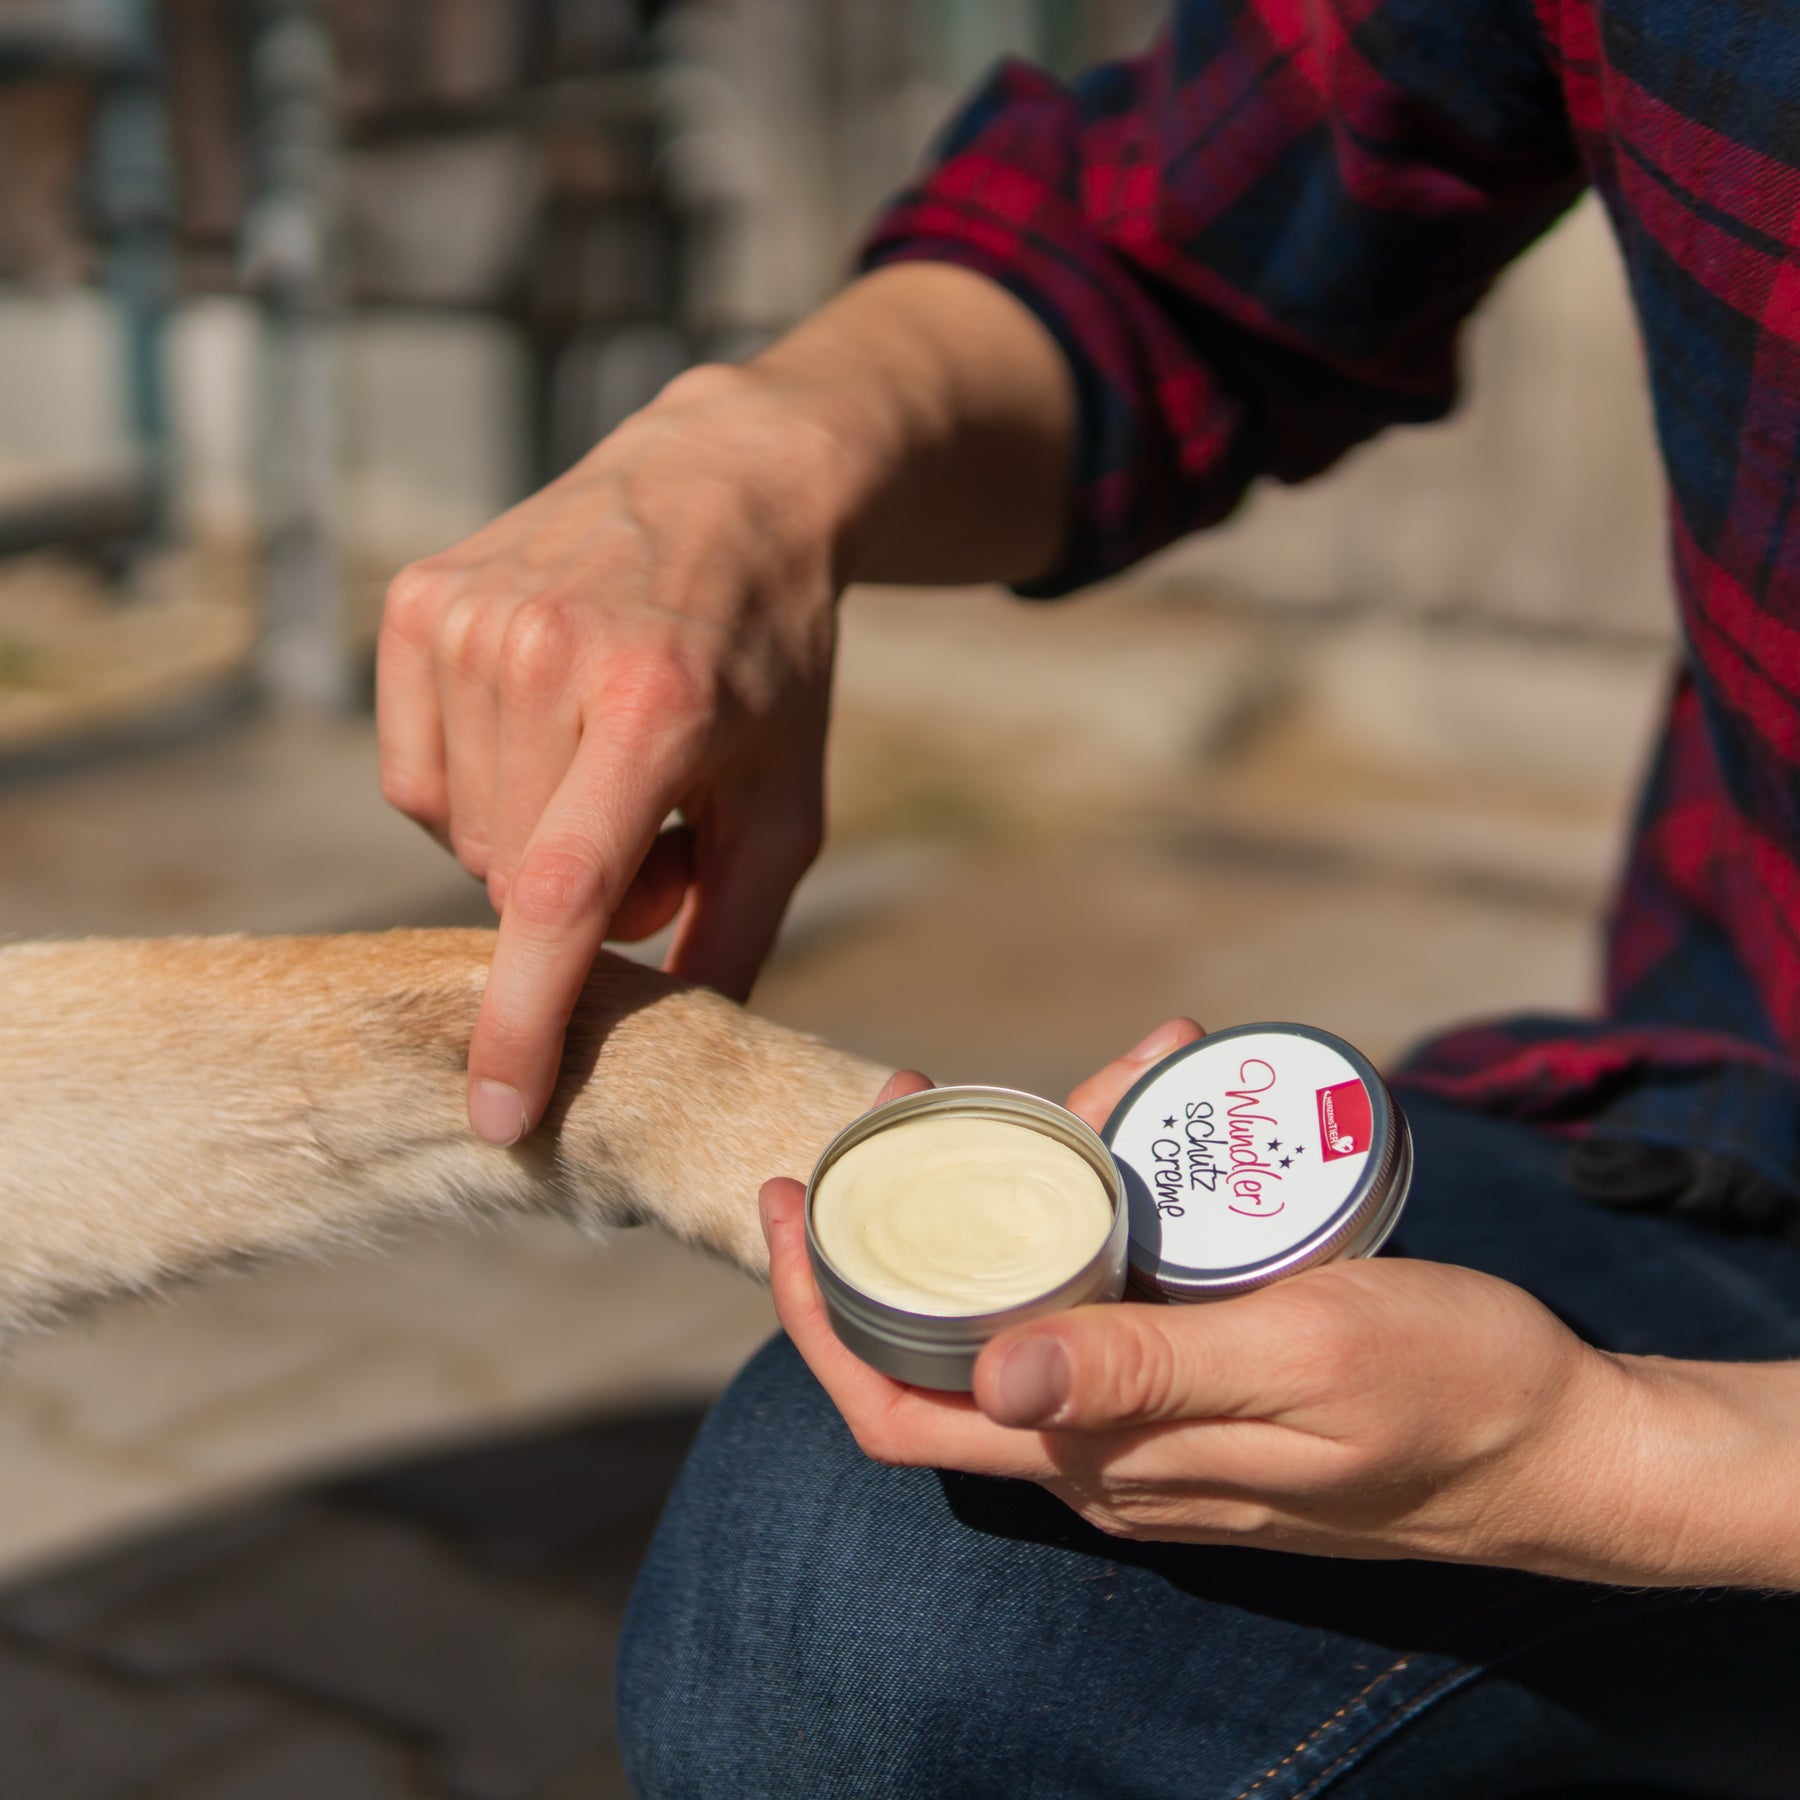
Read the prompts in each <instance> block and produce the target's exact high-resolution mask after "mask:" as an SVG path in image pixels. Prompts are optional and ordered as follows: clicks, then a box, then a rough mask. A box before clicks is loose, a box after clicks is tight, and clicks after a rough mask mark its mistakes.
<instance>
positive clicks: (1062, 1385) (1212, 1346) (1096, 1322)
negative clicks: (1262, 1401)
mask: <svg viewBox="0 0 1800 1800" xmlns="http://www.w3.org/2000/svg"><path fill="white" fill-rule="evenodd" d="M1221 1305H1222V1306H1228V1305H1229V1302H1222V1303H1221ZM1207 1310H1208V1311H1212V1312H1216V1311H1218V1310H1220V1309H1219V1308H1217V1307H1215V1308H1210V1309H1207ZM1211 1323H1212V1321H1210V1320H1208V1319H1206V1318H1204V1317H1203V1316H1201V1314H1200V1309H1197V1308H1186V1307H1183V1308H1174V1307H1163V1306H1138V1305H1125V1306H1106V1307H1099V1306H1096V1307H1088V1308H1082V1309H1079V1310H1077V1311H1075V1312H1070V1313H1065V1314H1063V1315H1062V1316H1061V1317H1060V1318H1056V1319H1052V1320H1047V1321H1045V1322H1044V1323H1043V1324H1041V1325H1030V1326H1024V1327H1021V1328H1020V1329H1019V1330H1018V1331H1016V1332H1010V1333H1007V1334H1005V1335H1003V1336H1001V1337H997V1338H995V1339H994V1340H993V1342H992V1343H990V1344H989V1345H988V1346H987V1347H986V1348H985V1349H984V1350H983V1351H982V1353H981V1356H980V1358H979V1359H978V1360H977V1362H976V1364H975V1403H976V1405H977V1406H979V1407H980V1408H981V1410H982V1411H983V1412H984V1413H986V1414H987V1416H988V1417H989V1418H990V1419H992V1420H993V1421H994V1423H995V1424H997V1425H1012V1426H1021V1427H1026V1428H1040V1429H1041V1428H1043V1427H1046V1426H1048V1427H1055V1428H1057V1429H1062V1430H1070V1431H1111V1430H1115V1429H1117V1428H1119V1427H1121V1426H1127V1425H1151V1424H1156V1423H1159V1422H1161V1421H1164V1420H1168V1419H1194V1418H1214V1417H1217V1416H1219V1415H1220V1414H1221V1413H1230V1412H1232V1411H1233V1410H1235V1409H1234V1407H1233V1406H1232V1404H1231V1400H1230V1397H1229V1396H1228V1395H1227V1394H1225V1393H1224V1392H1222V1391H1221V1383H1220V1380H1219V1376H1218V1369H1219V1366H1220V1364H1221V1360H1222V1359H1221V1358H1220V1357H1219V1355H1218V1352H1217V1347H1216V1342H1217V1339H1218V1336H1219V1334H1218V1333H1217V1332H1216V1331H1213V1330H1212V1329H1210V1325H1211Z"/></svg>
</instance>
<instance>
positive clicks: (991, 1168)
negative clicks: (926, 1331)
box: [813, 1114, 1112, 1317]
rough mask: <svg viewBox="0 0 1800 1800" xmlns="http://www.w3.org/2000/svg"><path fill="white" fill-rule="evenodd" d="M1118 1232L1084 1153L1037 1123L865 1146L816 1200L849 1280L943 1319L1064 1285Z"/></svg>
mask: <svg viewBox="0 0 1800 1800" xmlns="http://www.w3.org/2000/svg"><path fill="white" fill-rule="evenodd" d="M1111 1226H1112V1202H1111V1200H1110V1198H1109V1197H1108V1194H1107V1190H1106V1187H1105V1185H1104V1184H1103V1183H1102V1181H1101V1179H1100V1176H1099V1174H1098V1173H1097V1172H1096V1171H1095V1170H1094V1169H1093V1168H1092V1167H1091V1166H1090V1165H1089V1163H1088V1162H1087V1161H1086V1159H1085V1158H1084V1157H1082V1156H1081V1155H1080V1154H1078V1153H1077V1152H1076V1151H1074V1150H1071V1149H1070V1148H1069V1147H1068V1146H1067V1145H1065V1144H1062V1143H1059V1142H1058V1141H1057V1140H1056V1139H1055V1138H1053V1137H1049V1136H1046V1135H1045V1134H1044V1133H1043V1132H1041V1131H1034V1130H1033V1129H1032V1128H1031V1127H1030V1126H1028V1125H1015V1124H1011V1123H1008V1122H1006V1121H1003V1120H999V1119H977V1118H967V1117H960V1118H959V1117H957V1116H955V1115H954V1114H951V1115H946V1116H944V1117H940V1118H932V1117H929V1116H928V1117H925V1118H916V1119H907V1120H904V1121H902V1122H901V1123H899V1124H896V1125H892V1126H889V1127H888V1129H887V1130H885V1131H878V1132H876V1133H874V1135H873V1136H871V1137H866V1138H864V1139H863V1140H862V1142H861V1143H859V1144H854V1145H852V1146H851V1147H850V1148H849V1149H848V1150H846V1151H845V1152H844V1153H843V1155H842V1156H840V1157H839V1158H838V1159H837V1160H836V1161H835V1162H834V1163H833V1164H832V1165H831V1167H830V1168H828V1169H827V1170H826V1171H825V1173H824V1174H823V1175H822V1176H821V1177H820V1178H819V1182H818V1185H817V1187H816V1189H815V1191H814V1194H813V1233H814V1236H815V1237H816V1238H817V1240H818V1244H819V1248H820V1249H821V1250H822V1251H823V1252H824V1253H825V1256H826V1258H827V1260H828V1261H829V1262H830V1263H831V1265H832V1267H833V1268H835V1269H836V1270H837V1271H838V1273H839V1274H840V1275H842V1276H843V1277H844V1278H845V1280H847V1281H849V1282H850V1283H851V1284H852V1285H853V1286H855V1287H857V1288H858V1289H860V1290H861V1291H862V1292H863V1293H865V1294H867V1295H868V1296H869V1297H870V1298H871V1299H875V1300H881V1301H884V1302H886V1303H887V1304H888V1305H890V1306H898V1307H903V1308H905V1309H906V1310H907V1311H909V1312H918V1313H931V1314H935V1315H938V1316H940V1317H954V1316H966V1315H968V1314H972V1313H986V1312H996V1311H998V1310H1000V1309H1001V1308H1003V1307H1008V1306H1018V1305H1020V1304H1022V1303H1023V1302H1025V1301H1027V1300H1034V1299H1036V1298H1037V1297H1038V1296H1039V1295H1040V1294H1046V1293H1048V1292H1050V1291H1051V1290H1052V1289H1053V1288H1056V1287H1060V1286H1061V1285H1062V1283H1063V1282H1065V1281H1067V1280H1068V1279H1069V1278H1070V1277H1071V1276H1072V1275H1074V1274H1076V1273H1077V1272H1078V1271H1079V1270H1080V1269H1082V1268H1084V1267H1085V1266H1086V1265H1087V1264H1088V1263H1089V1262H1091V1261H1092V1260H1093V1258H1094V1257H1095V1256H1096V1255H1097V1254H1098V1253H1099V1251H1100V1248H1101V1246H1102V1245H1103V1244H1104V1243H1105V1241H1106V1236H1107V1233H1108V1231H1109V1230H1110V1229H1111Z"/></svg>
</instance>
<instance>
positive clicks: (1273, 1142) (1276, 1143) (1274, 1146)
mask: <svg viewBox="0 0 1800 1800" xmlns="http://www.w3.org/2000/svg"><path fill="white" fill-rule="evenodd" d="M1269 1148H1270V1149H1271V1150H1279V1149H1280V1148H1281V1139H1280V1138H1270V1139H1269Z"/></svg>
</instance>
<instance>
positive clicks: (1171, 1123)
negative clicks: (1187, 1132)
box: [1163, 1115, 1175, 1131]
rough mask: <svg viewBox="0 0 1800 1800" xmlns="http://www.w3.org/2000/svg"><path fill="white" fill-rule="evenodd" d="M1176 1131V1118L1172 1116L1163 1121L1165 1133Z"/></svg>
mask: <svg viewBox="0 0 1800 1800" xmlns="http://www.w3.org/2000/svg"><path fill="white" fill-rule="evenodd" d="M1174 1129H1175V1120H1174V1116H1173V1115H1171V1116H1170V1117H1168V1118H1166V1119H1164V1120H1163V1130H1164V1131H1173V1130H1174Z"/></svg>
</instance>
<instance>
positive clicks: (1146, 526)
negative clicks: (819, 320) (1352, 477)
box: [863, 0, 1582, 595]
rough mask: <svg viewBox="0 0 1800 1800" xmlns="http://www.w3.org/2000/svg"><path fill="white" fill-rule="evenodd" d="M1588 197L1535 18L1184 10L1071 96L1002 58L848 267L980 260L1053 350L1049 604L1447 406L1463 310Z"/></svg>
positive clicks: (1347, 2) (1481, 10)
mask: <svg viewBox="0 0 1800 1800" xmlns="http://www.w3.org/2000/svg"><path fill="white" fill-rule="evenodd" d="M1581 187H1582V172H1581V162H1580V157H1579V154H1578V151H1577V148H1576V145H1575V142H1574V139H1573V137H1572V134H1571V132H1570V128H1569V125H1568V122H1567V118H1566V115H1565V112H1564V107H1563V98H1562V91H1561V85H1560V81H1559V79H1558V74H1557V71H1556V70H1555V69H1554V68H1553V67H1552V66H1551V62H1550V60H1549V55H1548V52H1547V50H1546V48H1545V45H1544V43H1543V40H1542V38H1541V36H1540V34H1539V32H1538V29H1537V25H1536V21H1535V19H1534V18H1533V16H1532V13H1531V10H1530V6H1529V4H1527V0H1506V3H1505V4H1501V3H1499V0H1486V3H1481V4H1478V3H1474V0H1471V3H1469V4H1464V5H1446V4H1445V0H1339V4H1337V5H1335V6H1334V5H1332V4H1329V3H1327V0H1242V3H1239V4H1232V3H1231V0H1187V3H1185V4H1181V5H1179V6H1177V7H1176V8H1175V9H1174V12H1173V16H1172V18H1171V20H1170V22H1169V25H1168V27H1167V28H1166V29H1165V31H1164V32H1163V33H1162V35H1161V36H1160V38H1159V39H1158V40H1157V42H1156V44H1155V45H1154V47H1153V48H1152V49H1151V50H1150V51H1149V52H1147V53H1146V54H1145V55H1144V56H1142V57H1140V58H1135V59H1133V60H1130V61H1126V62H1119V63H1113V64H1108V65H1106V66H1104V67H1102V68H1099V69H1096V70H1094V71H1092V72H1091V73H1089V74H1088V75H1085V76H1083V77H1081V78H1080V79H1079V80H1077V81H1075V82H1074V83H1073V84H1072V85H1069V86H1064V85H1062V84H1060V83H1058V82H1056V81H1054V80H1052V79H1051V78H1050V77H1048V76H1046V75H1044V74H1043V73H1041V72H1040V71H1038V70H1035V69H1032V68H1030V67H1027V66H1026V65H1024V64H1020V63H1007V64H1004V65H1002V66H1001V68H1000V69H999V70H998V71H996V73H995V74H994V76H993V77H992V78H991V80H990V81H989V82H988V84H987V85H986V87H985V88H984V89H983V90H982V91H981V92H980V93H979V94H978V95H977V96H976V97H975V98H974V100H973V101H972V102H971V103H970V104H969V105H968V107H967V108H966V109H965V111H964V112H963V113H962V115H961V116H960V118H958V119H957V121H956V122H955V123H954V124H953V125H952V126H951V128H950V129H949V131H948V133H947V134H946V136H945V137H944V139H943V141H942V143H941V144H940V146H939V148H938V151H937V152H936V155H935V157H934V159H933V162H932V164H931V166H930V167H929V168H928V170H927V171H926V172H925V173H924V174H923V175H922V176H921V178H920V179H919V180H918V181H917V183H916V184H915V185H914V186H913V187H912V188H910V189H909V190H908V191H907V192H905V193H904V194H902V195H901V196H900V197H899V198H898V199H897V200H896V201H895V202H894V203H893V205H892V206H891V207H890V208H889V210H888V211H887V212H886V214H885V215H884V216H883V217H882V218H881V219H880V221H879V222H878V224H877V225H876V227H875V229H874V231H873V232H872V234H871V236H870V238H869V240H868V242H867V245H866V247H865V250H864V252H863V265H864V266H865V267H875V266H878V265H881V264H885V263H892V262H899V261H905V260H909V259H911V260H925V261H933V262H948V263H956V264H960V265H961V266H963V267H966V268H969V269H973V270H975V271H977V272H978V273H980V274H983V275H985V276H988V277H989V278H991V279H992V280H994V281H996V282H999V283H1000V284H1002V285H1003V286H1004V287H1006V288H1007V289H1008V290H1009V291H1010V292H1011V293H1013V294H1014V295H1015V296H1017V297H1018V299H1019V300H1021V301H1022V302H1023V303H1024V304H1025V305H1026V306H1027V307H1029V308H1030V309H1031V311H1032V312H1033V313H1034V314H1035V315H1036V316H1037V317H1038V318H1039V319H1040V320H1041V321H1042V322H1043V323H1044V325H1045V326H1046V327H1047V328H1048V330H1049V331H1050V332H1051V334H1052V335H1053V336H1054V337H1055V339H1056V341H1057V342H1058V343H1059V344H1060V346H1061V347H1062V350H1063V352H1064V354H1065V356H1066V357H1067V359H1068V362H1069V367H1070V370H1071V373H1072V375H1073V379H1074V386H1075V393H1076V398H1077V407H1078V429H1077V437H1076V448H1075V454H1076V459H1077V460H1076V468H1075V480H1074V484H1073V489H1072V493H1073V502H1072V510H1071V515H1070V517H1069V519H1068V521H1067V524H1066V529H1065V536H1064V547H1063V554H1062V556H1061V559H1060V561H1059V564H1058V566H1057V568H1056V569H1055V570H1053V571H1052V572H1050V573H1049V574H1047V575H1046V576H1045V577H1044V578H1043V579H1042V580H1040V581H1037V582H1034V583H1032V584H1030V585H1029V586H1028V587H1025V588H1022V589H1021V591H1022V592H1026V593H1031V594H1038V595H1050V594H1057V593H1063V592H1066V591H1068V590H1069V589H1070V588H1073V587H1078V586H1081V585H1083V584H1085V583H1087V582H1090V581H1093V580H1096V579H1098V578H1099V577H1101V576H1105V575H1108V574H1111V573H1113V572H1115V571H1117V570H1119V569H1121V568H1123V567H1125V566H1126V565H1128V564H1130V563H1132V562H1134V561H1136V560H1137V559H1138V558H1139V557H1142V556H1144V555H1147V554H1148V553H1149V552H1150V551H1152V550H1155V549H1158V548H1160V547H1161V546H1162V545H1163V544H1166V543H1168V542H1169V541H1170V540H1172V539H1173V538H1175V537H1177V536H1179V535H1181V534H1182V533H1184V532H1187V531H1191V530H1194V529H1196V528H1199V527H1201V526H1205V525H1208V524H1211V523H1214V522H1216V521H1217V520H1219V519H1221V518H1223V517H1224V516H1225V515H1226V514H1227V513H1228V512H1230V511H1231V509H1232V508H1233V507H1234V506H1235V505H1236V504H1237V502H1238V500H1239V499H1240V498H1241V497H1242V495H1243V493H1244V491H1245V489H1246V488H1247V487H1248V486H1249V484H1250V483H1251V482H1252V481H1254V480H1256V479H1257V478H1258V477H1260V476H1264V475H1268V476H1273V477H1275V478H1277V479H1279V480H1283V481H1298V480H1302V479H1304V478H1305V477H1307V476H1309V475H1312V474H1315V473H1317V472H1318V471H1319V470H1321V469H1324V468H1326V467H1327V466H1329V465H1330V464H1331V463H1332V462H1334V461H1335V460H1336V459H1337V458H1338V457H1340V456H1341V455H1343V454H1344V452H1345V451H1346V450H1348V449H1349V448H1351V447H1352V446H1353V445H1355V444H1357V443H1360V442H1361V441H1362V440H1363V439H1365V438H1367V437H1369V436H1371V435H1373V434H1374V433H1375V432H1377V431H1379V430H1380V429H1381V428H1382V427H1383V426H1384V425H1388V424H1392V423H1402V422H1422V421H1426V420H1430V419H1435V418H1439V417H1441V416H1442V415H1443V414H1444V413H1445V412H1447V411H1448V410H1449V408H1450V407H1451V405H1452V404H1453V402H1454V400H1455V396H1456V345H1457V335H1458V331H1459V328H1460V326H1461V324H1462V322H1463V320H1464V319H1465V318H1466V317H1467V315H1468V313H1469V312H1470V310H1471V309H1472V308H1473V307H1474V305H1475V304H1476V302H1477V301H1478V300H1479V299H1480V297H1481V295H1482V294H1483V292H1485V290H1486V288H1487V287H1488V285H1489V284H1490V283H1491V281H1492V280H1493V278H1494V276H1495V274H1496V273H1497V272H1498V271H1499V269H1500V268H1501V267H1502V266H1503V265H1504V264H1505V263H1506V262H1507V261H1508V260H1509V259H1510V258H1512V257H1513V256H1515V255H1516V254H1517V253H1518V252H1519V251H1520V250H1521V249H1522V248H1523V247H1524V246H1525V245H1526V244H1528V243H1529V242H1530V241H1531V240H1532V239H1533V238H1534V237H1535V236H1537V235H1538V234H1539V233H1540V232H1542V231H1543V230H1544V229H1545V228H1546V227H1547V226H1548V225H1549V224H1550V223H1551V222H1552V221H1553V220H1554V219H1555V218H1556V216H1557V215H1558V214H1559V213H1560V212H1561V211H1562V210H1563V209H1564V208H1565V207H1567V206H1568V205H1569V204H1570V202H1571V201H1572V200H1573V199H1574V198H1575V196H1576V195H1577V194H1578V193H1579V192H1580V190H1581Z"/></svg>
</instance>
